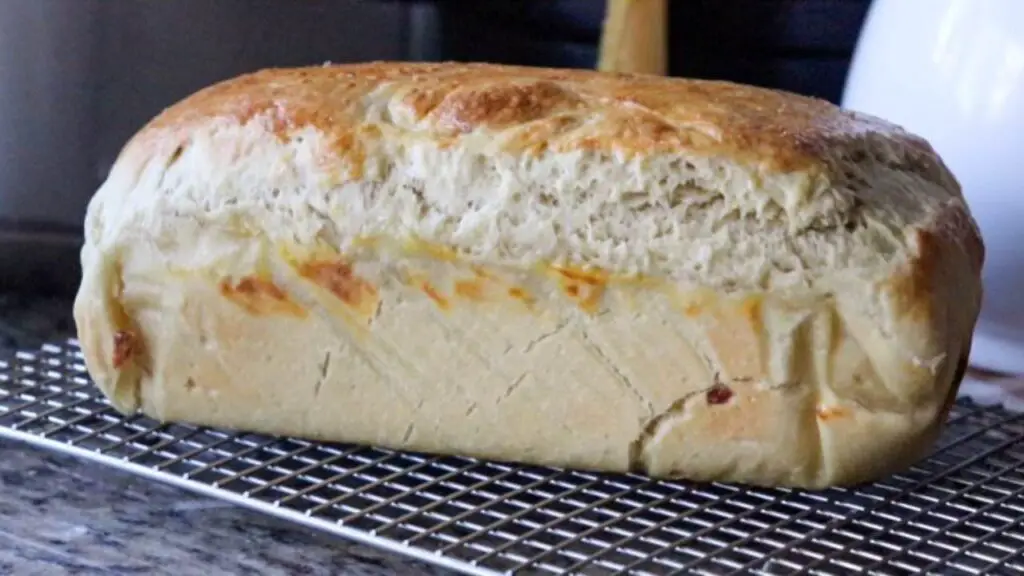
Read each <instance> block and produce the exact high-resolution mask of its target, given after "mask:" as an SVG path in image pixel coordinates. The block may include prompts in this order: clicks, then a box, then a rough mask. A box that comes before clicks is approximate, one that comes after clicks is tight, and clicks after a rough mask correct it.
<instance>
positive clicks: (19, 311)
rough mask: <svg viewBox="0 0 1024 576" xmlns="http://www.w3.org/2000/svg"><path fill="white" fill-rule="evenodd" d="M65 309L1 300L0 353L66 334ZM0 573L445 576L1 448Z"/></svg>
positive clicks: (99, 470)
mask: <svg viewBox="0 0 1024 576" xmlns="http://www.w3.org/2000/svg"><path fill="white" fill-rule="evenodd" d="M69 311H70V302H68V301H67V300H61V299H58V298H53V299H43V298H31V297H25V296H15V295H11V294H0V352H3V351H9V350H10V349H12V348H20V349H32V348H37V347H38V346H39V345H40V344H41V343H43V342H44V341H47V340H54V339H58V340H63V339H65V338H67V337H69V336H71V335H72V334H73V329H72V326H73V324H72V322H71V318H70V313H69ZM0 574H17V575H25V576H34V575H50V574H53V575H60V574H90V575H92V574H174V575H182V576H186V575H192V574H197V575H198V574H201V575H204V576H205V575H211V576H212V575H221V574H225V575H227V574H245V575H263V574H267V575H277V574H280V575H298V574H309V575H313V574H345V575H347V574H353V575H371V574H372V575H385V574H449V572H447V571H444V570H441V569H437V568H432V567H429V566H427V565H424V564H422V563H418V562H414V561H410V560H405V559H403V558H401V557H399V556H397V555H394V554H390V553H387V552H381V551H377V550H375V549H373V548H369V547H366V546H362V545H358V544H353V543H350V542H347V541H345V540H342V539H340V538H336V537H333V536H329V535H325V534H319V533H316V532H314V531H311V530H309V529H306V528H303V527H298V526H293V525H290V524H287V523H284V522H282V521H279V520H277V519H274V518H270V517H267V516H263V515H260V514H258V513H255V512H251V511H249V510H246V509H243V508H239V507H237V506H234V505H232V504H226V503H222V502H220V501H217V500H212V499H210V498H207V497H204V496H198V495H194V494H192V493H190V492H185V491H182V490H180V489H177V488H173V487H170V486H165V485H163V484H159V483H156V482H154V481H152V480H147V479H144V478H138V477H135V476H132V475H130V474H127V473H124V472H121V471H117V470H112V469H108V468H105V467H103V466H101V465H98V464H95V463H91V462H86V461H82V460H78V459H75V458H71V457H68V456H64V455H57V454H52V453H49V452H46V451H43V450H40V449H36V448H33V447H29V446H26V445H23V444H20V443H17V442H11V441H6V440H0Z"/></svg>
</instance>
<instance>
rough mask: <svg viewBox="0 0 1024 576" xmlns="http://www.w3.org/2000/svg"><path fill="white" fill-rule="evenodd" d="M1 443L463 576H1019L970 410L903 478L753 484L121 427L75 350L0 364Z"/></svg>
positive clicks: (1007, 449) (1018, 508) (1002, 447)
mask: <svg viewBox="0 0 1024 576" xmlns="http://www.w3.org/2000/svg"><path fill="white" fill-rule="evenodd" d="M0 436H5V437H9V438H17V439H20V440H23V441H28V442H31V443H34V444H36V445H42V446H46V447H49V448H51V449H56V450H59V451H62V452H66V453H71V454H76V455H78V456H82V457H86V458H90V459H93V460H96V461H99V462H102V463H104V464H107V465H110V466H114V467H116V468H121V469H125V470H129V471H131V472H134V473H137V474H141V475H144V476H148V477H151V478H155V479H158V480H162V481H164V482H168V483H171V484H177V485H180V486H183V487H186V488H190V489H192V490H195V491H198V492H203V493H206V494H209V495H212V496H216V497H219V498H223V499H227V500H231V501H233V502H236V503H239V504H242V505H245V506H248V507H250V508H254V509H256V510H259V511H262V512H266V513H269V514H273V515H276V516H279V517H284V518H286V519H290V520H292V521H296V522H300V523H303V524H306V525H308V526H311V527H314V528H317V529H321V530H324V531H327V532H333V533H335V534H339V535H342V536H344V537H347V538H351V539H354V540H359V541H362V542H364V543H368V544H372V545H376V546H379V547H382V548H386V549H390V550H393V551H397V552H399V553H402V554H405V555H407V556H412V557H415V558H418V559H420V560H425V561H427V562H431V563H434V564H438V565H442V566H447V567H449V568H454V569H456V570H459V571H462V572H466V573H473V574H496V573H508V572H519V573H583V574H615V573H633V574H728V573H743V574H747V573H762V574H787V573H792V572H794V571H798V570H807V571H808V572H811V573H818V574H847V573H861V572H863V573H873V574H879V573H881V574H901V573H906V574H913V573H939V574H1014V573H1017V574H1020V573H1024V552H1022V551H1024V526H1022V520H1021V519H1022V518H1024V471H1022V467H1021V463H1022V459H1024V447H1022V446H1021V445H1020V442H1019V441H1020V440H1021V438H1022V437H1024V415H1014V414H1010V413H1007V412H1005V411H1001V410H997V409H991V408H980V407H977V406H975V405H972V404H969V403H961V404H958V405H957V406H956V407H955V408H954V410H953V414H952V416H951V418H950V422H949V424H948V426H947V430H946V433H945V435H944V436H943V439H942V441H941V442H940V444H939V446H938V448H937V450H936V452H935V454H934V455H933V456H932V457H931V458H929V459H928V460H926V461H924V462H922V463H921V464H920V465H918V466H916V467H914V469H913V470H911V471H910V472H908V473H906V474H901V475H896V476H894V477H892V478H889V479H888V480H886V481H883V482H880V483H878V484H874V485H871V486H867V487H864V488H861V489H857V490H844V489H834V490H829V491H825V492H818V493H812V492H802V491H794V490H784V489H777V490H755V489H748V488H741V487H736V486H729V485H721V484H713V485H691V484H687V483H682V482H659V481H652V480H649V479H646V478H643V477H640V476H635V475H596V474H588V473H581V472H568V471H562V470H556V469H548V468H527V467H518V466H509V465H503V464H496V463H488V462H481V461H476V460H472V459H465V458H449V457H431V456H425V455H419V454H409V453H399V452H393V451H388V450H381V449H374V448H367V447H356V446H345V445H328V444H319V443H311V442H306V441H301V440H295V439H282V438H270V437H265V436H258V435H252V434H243V433H232V432H224V431H219V430H212V429H207V428H198V427H192V426H183V425H160V424H158V423H156V422H154V421H152V420H150V419H147V418H144V417H134V418H127V419H126V418H123V417H122V416H120V415H119V414H117V413H116V412H114V411H113V410H112V409H111V408H110V407H109V406H108V404H107V403H106V401H105V400H104V399H103V398H102V396H101V395H100V394H99V393H98V391H97V390H96V389H95V387H94V386H93V385H92V383H91V382H90V381H89V380H88V377H87V375H86V374H85V371H84V366H83V364H82V360H81V355H80V352H79V350H78V347H77V345H76V343H75V342H73V341H72V342H69V343H67V344H65V345H60V346H57V345H47V346H44V347H43V348H42V349H41V350H40V351H39V352H35V353H25V352H22V353H18V354H17V355H15V356H12V357H10V358H8V359H6V360H4V359H0Z"/></svg>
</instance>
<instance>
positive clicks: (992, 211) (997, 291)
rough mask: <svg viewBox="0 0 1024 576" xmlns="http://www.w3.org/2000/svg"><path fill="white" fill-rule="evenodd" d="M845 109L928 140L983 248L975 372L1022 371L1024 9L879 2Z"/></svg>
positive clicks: (992, 3) (1014, 0) (1010, 3)
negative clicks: (963, 200)
mask: <svg viewBox="0 0 1024 576" xmlns="http://www.w3.org/2000/svg"><path fill="white" fill-rule="evenodd" d="M843 106H844V107H846V108H851V109H854V110H859V111H862V112H866V113H868V114H873V115H875V116H879V117H882V118H885V119H887V120H890V121H892V122H895V123H896V124H899V125H902V126H904V127H905V128H907V129H908V130H910V131H912V132H915V133H917V134H920V135H921V136H924V137H925V138H927V139H928V140H929V141H930V142H931V144H932V145H933V146H934V147H935V149H936V150H937V151H938V152H939V154H940V155H941V156H942V157H943V159H944V160H945V161H946V163H947V165H948V166H949V167H950V169H951V170H952V171H953V173H954V174H955V175H956V177H957V179H958V180H959V181H960V184H961V185H962V186H963V189H964V194H965V195H966V197H967V201H968V204H969V205H970V208H971V211H972V212H973V213H974V216H975V218H976V219H977V221H978V224H979V226H980V227H981V232H982V237H983V238H984V240H985V245H986V263H985V269H984V283H985V297H984V304H983V306H982V313H981V320H980V322H979V325H978V328H977V330H976V332H975V337H974V347H973V352H972V354H971V363H972V364H973V365H975V366H978V367H982V368H987V369H990V370H997V371H1001V372H1010V373H1018V374H1024V0H875V2H874V3H873V4H872V6H871V9H870V11H869V13H868V17H867V20H866V22H865V24H864V28H863V30H862V32H861V37H860V41H859V43H858V45H857V50H856V52H855V54H854V58H853V63H852V65H851V68H850V73H849V76H848V77H847V83H846V90H845V94H844V97H843Z"/></svg>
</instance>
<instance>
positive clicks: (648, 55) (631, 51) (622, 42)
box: [597, 0, 668, 75]
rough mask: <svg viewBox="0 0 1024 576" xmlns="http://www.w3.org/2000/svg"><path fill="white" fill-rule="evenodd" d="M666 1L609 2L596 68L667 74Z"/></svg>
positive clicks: (630, 0) (626, 0) (619, 0)
mask: <svg viewBox="0 0 1024 576" xmlns="http://www.w3.org/2000/svg"><path fill="white" fill-rule="evenodd" d="M667 17H668V2H667V0H607V11H606V13H605V20H604V29H603V31H602V34H601V52H600V57H599V58H598V64H597V69H598V70H601V71H603V72H632V73H639V74H659V75H665V74H666V73H667V72H668V53H667V52H668V49H667V46H666V40H667V37H668V30H667Z"/></svg>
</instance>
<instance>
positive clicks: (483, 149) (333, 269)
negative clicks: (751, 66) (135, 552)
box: [76, 63, 983, 487]
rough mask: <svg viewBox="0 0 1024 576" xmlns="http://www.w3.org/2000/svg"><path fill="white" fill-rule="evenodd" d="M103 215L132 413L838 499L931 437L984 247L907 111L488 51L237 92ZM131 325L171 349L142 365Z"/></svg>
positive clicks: (103, 336)
mask: <svg viewBox="0 0 1024 576" xmlns="http://www.w3.org/2000/svg"><path fill="white" fill-rule="evenodd" d="M593 150H598V151H602V152H605V151H616V152H617V153H614V154H606V153H598V154H594V153H590V151H593ZM86 231H87V241H86V245H85V247H84V249H83V270H84V272H85V276H84V278H83V284H82V289H81V291H80V293H79V297H78V300H77V301H76V320H77V321H78V323H79V330H80V334H81V340H82V343H83V349H84V351H85V358H86V361H87V365H88V366H89V370H90V373H92V374H93V375H94V377H95V379H96V381H97V383H98V384H99V385H100V387H101V388H102V389H103V390H104V391H105V392H106V393H107V394H108V395H110V397H111V398H112V400H113V402H114V404H115V406H117V407H118V408H119V409H121V410H124V411H134V410H137V409H142V410H143V411H144V412H145V413H147V414H149V415H152V416H155V417H157V418H161V419H166V420H189V421H193V422H196V423H201V424H205V425H211V426H227V427H239V428H244V429H247V430H252V431H263V432H268V433H275V434H296V435H303V436H308V437H311V438H320V439H325V440H333V441H344V442H360V443H371V444H377V445H381V446H387V447H392V448H403V449H411V450H421V451H437V452H443V453H456V454H464V455H473V456H479V457H484V458H494V459H499V460H500V459H508V460H514V461H520V462H527V463H534V464H553V465H558V466H569V467H584V468H591V469H597V470H626V469H632V470H641V471H645V472H647V473H649V474H652V475H656V476H665V475H678V476H682V477H686V478H691V479H698V480H699V479H712V480H731V481H740V482H750V483H758V484H771V485H777V484H787V485H801V486H812V487H820V486H825V485H831V484H845V483H850V482H857V481H861V480H865V479H870V478H875V477H878V476H880V475H882V474H884V473H887V472H890V471H893V470H897V469H899V468H901V467H904V466H907V465H909V464H910V463H911V462H912V461H913V460H914V459H915V458H917V457H918V456H920V455H921V454H922V453H923V451H924V450H926V449H927V448H928V446H929V444H930V442H931V441H932V439H933V437H934V434H935V433H936V432H937V430H938V426H939V423H940V421H941V417H942V416H943V415H944V414H945V411H946V410H947V409H948V399H949V398H950V397H951V396H950V394H951V393H953V392H952V391H951V387H955V384H956V382H957V381H958V380H959V376H958V374H957V370H958V368H957V361H958V360H960V359H962V358H965V357H966V354H967V353H968V352H969V348H970V334H971V329H972V327H973V323H974V321H975V320H976V317H977V312H978V300H979V299H980V279H979V274H980V268H981V261H982V259H983V248H982V245H981V241H980V238H979V236H978V234H977V230H976V228H975V226H974V224H973V222H972V221H971V218H970V216H969V211H968V210H967V207H966V205H965V204H964V202H963V199H962V196H961V194H960V191H959V188H958V186H957V185H956V182H955V181H954V180H953V178H952V176H951V175H950V174H949V173H948V171H947V170H946V169H945V167H944V166H942V164H941V161H940V160H939V159H938V158H937V157H936V156H935V154H934V153H933V152H932V151H931V150H930V149H929V148H928V147H927V145H926V144H925V143H923V142H922V141H921V140H919V139H917V138H916V137H913V136H911V135H908V134H906V133H904V132H902V131H901V130H899V129H897V128H894V127H892V126H890V125H888V124H885V123H884V122H881V121H876V120H872V119H867V118H860V117H857V116H854V115H851V114H849V113H846V112H842V111H840V110H839V109H837V108H835V107H834V106H831V105H829V104H827V103H824V102H820V101H816V100H811V99H807V98H802V97H799V96H794V95H791V94H781V93H777V92H771V91H766V90H760V89H756V88H750V87H744V86H736V85H731V84H726V83H716V82H701V81H687V80H669V79H663V78H655V77H645V76H622V75H618V76H615V75H600V74H596V73H591V72H583V71H567V70H545V69H529V68H513V67H502V66H491V65H468V64H387V63H378V64H367V65H352V66H338V67H328V68H308V69H300V70H270V71H264V72H260V73H256V74H252V75H249V76H245V77H242V78H239V79H236V80H232V81H228V82H225V83H223V84H220V85H218V86H215V87H212V88H210V89H208V90H204V91H202V92H200V93H198V94H196V95H195V96H193V97H192V98H189V99H186V100H185V101H183V102H182V103H181V104H179V105H176V106H174V107H172V108H171V109H169V110H168V111H167V112H165V113H164V114H163V115H161V117H159V118H158V119H156V120H155V121H154V122H153V123H152V124H151V125H150V126H149V127H147V128H146V129H144V130H143V131H142V132H141V133H140V134H139V136H137V137H136V139H135V141H134V142H133V143H132V144H130V145H129V146H128V147H127V148H126V150H125V154H123V155H122V158H121V159H120V160H119V161H118V162H117V164H116V165H115V167H114V169H113V170H112V172H111V176H110V178H108V180H107V182H106V183H105V184H104V187H103V188H102V189H101V190H100V192H99V193H98V194H97V196H96V198H95V199H94V201H93V202H92V204H91V206H90V211H89V216H88V217H87V221H86ZM282 312H287V313H282ZM118 330H132V331H133V334H134V335H135V336H136V338H135V341H136V342H137V343H139V345H140V346H141V345H142V344H144V346H143V347H141V348H137V349H136V350H143V348H144V350H143V351H142V352H138V351H136V352H135V355H134V356H133V358H132V359H131V361H129V362H127V363H121V365H120V366H118V365H116V364H118V363H117V362H114V361H112V357H113V351H114V348H116V346H115V344H116V343H115V333H116V332H117V331H118Z"/></svg>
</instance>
